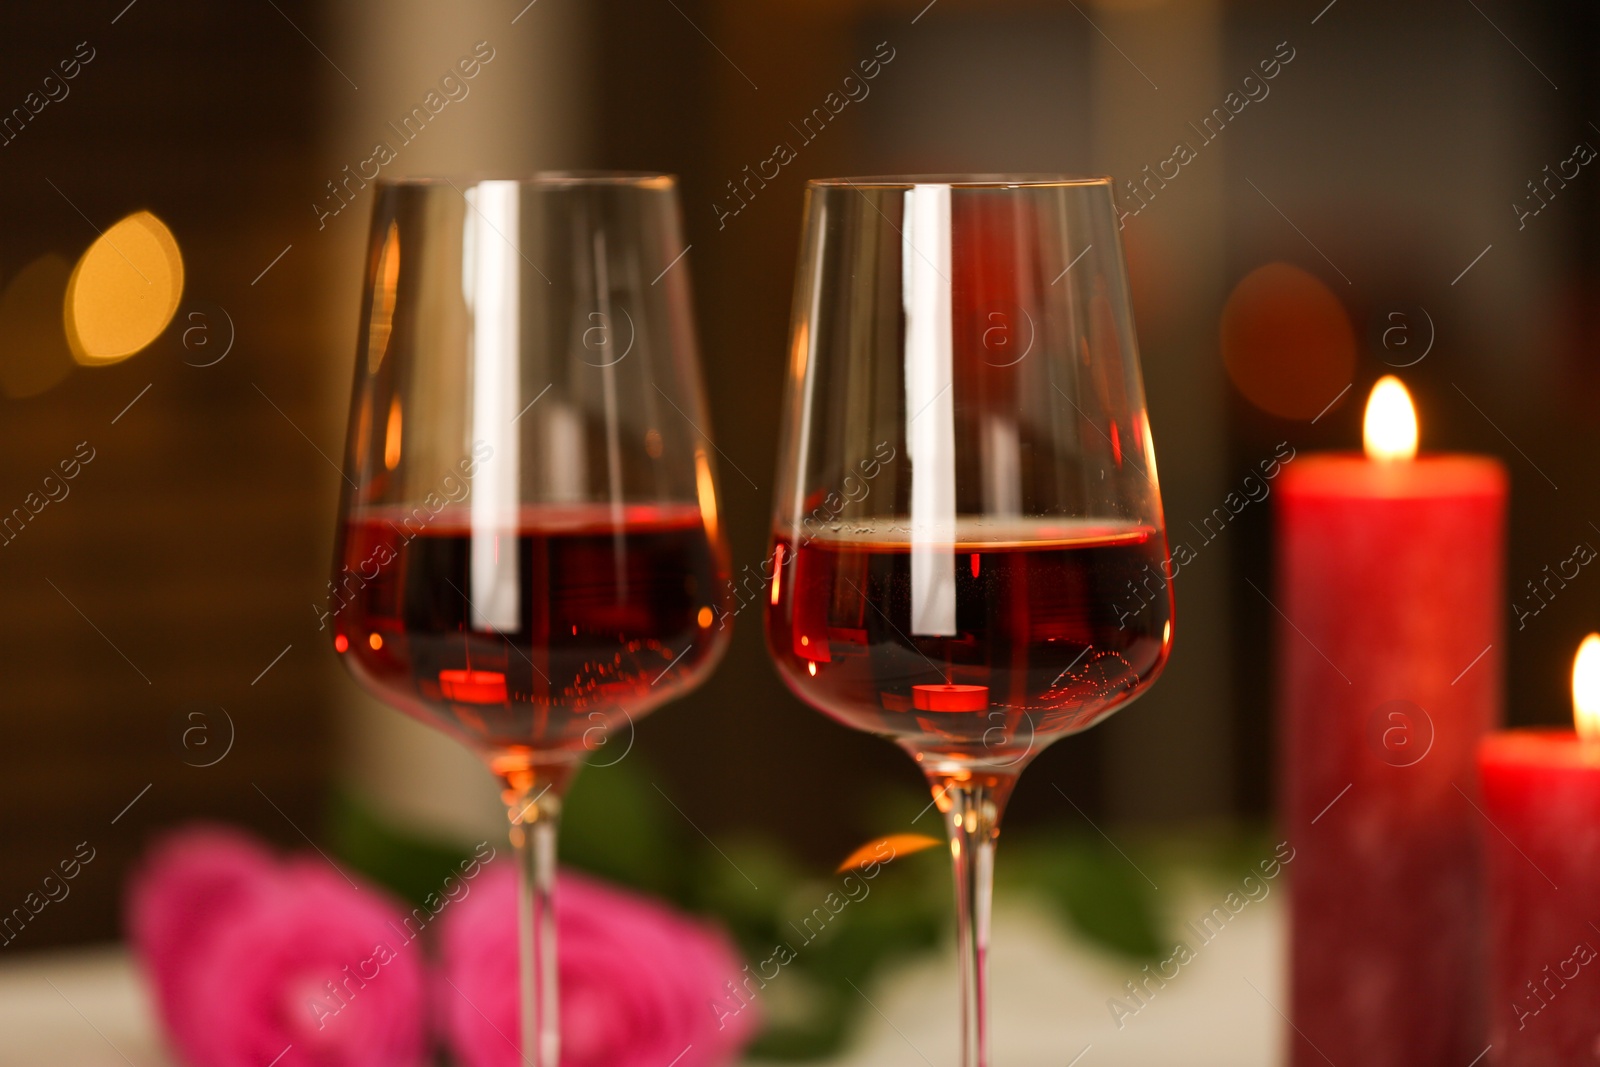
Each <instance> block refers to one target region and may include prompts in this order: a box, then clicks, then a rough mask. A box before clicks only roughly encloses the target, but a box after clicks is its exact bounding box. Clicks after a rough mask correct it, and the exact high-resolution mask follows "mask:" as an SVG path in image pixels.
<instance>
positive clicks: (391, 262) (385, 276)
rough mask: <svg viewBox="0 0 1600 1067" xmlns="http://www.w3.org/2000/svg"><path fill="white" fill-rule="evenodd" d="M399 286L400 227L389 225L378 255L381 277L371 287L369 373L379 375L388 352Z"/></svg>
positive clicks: (368, 336)
mask: <svg viewBox="0 0 1600 1067" xmlns="http://www.w3.org/2000/svg"><path fill="white" fill-rule="evenodd" d="M399 286H400V225H399V223H395V222H391V223H389V232H388V233H387V234H386V235H385V236H384V239H383V251H382V252H380V253H379V254H378V273H377V277H376V278H375V279H374V284H373V286H372V318H371V319H370V320H368V325H367V373H369V374H376V373H378V368H379V367H381V366H382V365H383V357H384V354H385V353H386V352H388V351H389V335H390V333H392V332H393V330H394V300H395V292H396V290H398V289H399Z"/></svg>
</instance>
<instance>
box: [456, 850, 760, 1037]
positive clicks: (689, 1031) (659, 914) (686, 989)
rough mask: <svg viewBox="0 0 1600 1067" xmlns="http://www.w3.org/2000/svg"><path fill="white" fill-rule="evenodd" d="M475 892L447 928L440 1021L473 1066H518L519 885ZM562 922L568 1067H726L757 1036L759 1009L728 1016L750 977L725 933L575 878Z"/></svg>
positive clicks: (560, 906)
mask: <svg viewBox="0 0 1600 1067" xmlns="http://www.w3.org/2000/svg"><path fill="white" fill-rule="evenodd" d="M474 888H475V890H476V891H475V892H474V893H473V894H472V895H471V896H470V897H468V898H467V899H465V900H463V901H462V902H461V903H460V904H459V905H458V906H457V907H456V908H455V910H454V912H453V913H452V914H449V915H447V916H446V917H445V919H444V921H443V923H442V930H441V936H442V946H441V947H442V959H441V969H442V971H443V979H444V980H443V981H441V982H440V983H439V984H438V986H437V989H436V996H437V997H438V998H439V1006H440V1010H439V1016H440V1019H441V1021H442V1024H443V1026H444V1029H445V1032H446V1037H447V1039H448V1041H449V1044H450V1047H451V1048H452V1049H453V1050H454V1052H455V1054H456V1056H457V1057H458V1058H459V1059H460V1061H461V1062H462V1063H463V1064H464V1065H465V1067H518V1065H519V1064H520V1063H521V1062H522V1061H521V1057H520V1056H519V1054H518V1042H519V1041H520V1024H519V1022H518V1009H517V913H516V907H517V902H516V878H515V875H514V872H512V871H511V870H510V869H509V868H501V869H498V870H492V871H489V872H488V873H486V874H485V875H484V876H483V877H482V879H481V880H480V881H479V882H478V884H477V885H476V886H475V887H474ZM556 923H557V941H558V951H559V955H560V963H559V967H560V973H561V1063H562V1065H563V1067H667V1065H668V1064H675V1067H721V1065H722V1064H725V1063H728V1062H729V1061H731V1060H732V1059H733V1058H734V1057H735V1056H736V1055H737V1054H738V1053H739V1051H740V1049H742V1048H743V1047H744V1045H745V1044H746V1043H747V1042H748V1041H749V1040H750V1038H751V1037H753V1036H754V1034H755V1030H756V1025H757V1021H758V1020H757V1018H756V1012H755V1011H754V1010H745V1011H740V1012H738V1013H736V1014H731V1013H729V1012H728V1011H727V1010H726V1006H725V1005H726V1001H725V1000H724V999H723V998H724V997H725V995H726V986H725V983H727V982H730V981H731V982H734V983H735V984H736V985H737V984H738V983H739V981H740V980H741V979H742V978H743V977H744V976H743V974H742V973H741V969H740V968H741V964H740V962H739V960H738V957H737V955H736V953H735V951H734V949H733V946H732V944H731V943H730V942H729V940H728V938H727V936H726V935H725V934H723V933H722V932H721V931H720V930H718V929H716V928H715V927H713V926H710V925H708V924H706V923H702V922H700V921H698V920H695V919H693V918H691V917H689V916H686V915H683V914H680V913H678V912H675V911H672V910H671V909H669V908H667V907H666V906H664V905H662V904H659V903H656V902H655V901H652V900H648V899H646V898H644V897H641V896H638V895H636V894H634V893H630V892H627V891H625V890H622V889H618V888H615V887H613V886H608V885H606V884H604V883H602V882H598V881H595V880H594V879H592V878H586V877H583V876H580V875H575V874H570V873H565V872H563V873H562V874H561V876H560V882H559V887H558V889H557V893H556ZM716 1004H722V1005H724V1007H723V1010H722V1011H721V1012H719V1011H718V1010H717V1007H715V1006H714V1005H716ZM719 1015H720V1016H721V1017H720V1018H719ZM680 1057H681V1058H680Z"/></svg>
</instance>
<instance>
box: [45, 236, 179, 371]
mask: <svg viewBox="0 0 1600 1067" xmlns="http://www.w3.org/2000/svg"><path fill="white" fill-rule="evenodd" d="M182 297H183V255H182V254H181V253H180V252H179V251H178V242H177V239H176V238H174V237H173V236H172V231H171V230H169V229H167V227H166V225H165V224H163V223H162V221H161V220H160V219H158V218H156V217H155V216H154V215H152V214H150V212H148V211H136V212H134V213H133V214H132V215H129V216H128V217H127V218H125V219H122V220H121V221H119V222H117V223H115V224H114V225H112V226H111V228H110V229H108V230H106V232H105V233H103V234H101V235H100V236H99V237H98V238H96V239H95V242H94V243H93V244H91V245H90V246H89V248H88V250H87V251H85V252H84V253H83V256H82V257H81V258H80V259H79V260H78V265H77V266H76V267H74V268H73V269H72V277H71V279H70V280H69V281H68V282H67V294H66V299H65V302H64V306H63V308H62V312H63V315H64V320H65V325H66V330H67V343H68V344H69V345H70V346H71V347H72V355H73V358H74V359H76V360H77V361H78V362H79V363H82V364H84V365H85V366H98V365H103V364H107V363H116V362H118V361H120V360H124V359H127V358H128V357H129V356H131V355H133V354H134V353H135V352H138V351H139V350H140V349H142V348H144V347H145V346H147V345H149V344H150V343H151V342H152V341H154V340H155V339H156V338H157V337H160V336H161V331H163V330H165V329H166V328H167V323H169V322H171V321H172V316H173V315H174V314H175V313H176V312H177V310H178V301H179V300H180V299H182Z"/></svg>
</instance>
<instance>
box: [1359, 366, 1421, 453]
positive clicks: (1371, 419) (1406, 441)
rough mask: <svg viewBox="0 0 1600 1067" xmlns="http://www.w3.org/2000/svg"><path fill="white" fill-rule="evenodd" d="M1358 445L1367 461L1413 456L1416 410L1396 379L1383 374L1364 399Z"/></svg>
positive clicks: (1408, 394)
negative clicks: (1365, 407)
mask: <svg viewBox="0 0 1600 1067" xmlns="http://www.w3.org/2000/svg"><path fill="white" fill-rule="evenodd" d="M1361 445H1362V448H1363V449H1364V450H1365V451H1366V453H1367V458H1368V459H1376V460H1383V461H1390V460H1408V459H1412V458H1414V457H1415V456H1416V454H1417V409H1416V408H1415V407H1413V406H1412V404H1411V394H1410V393H1408V392H1406V387H1405V386H1404V385H1403V384H1401V381H1400V379H1399V378H1396V377H1395V376H1394V375H1392V374H1385V375H1384V376H1383V377H1382V378H1379V379H1378V382H1377V384H1376V385H1374V386H1373V387H1372V395H1371V396H1369V397H1367V413H1366V417H1365V418H1364V419H1363V420H1362V425H1361Z"/></svg>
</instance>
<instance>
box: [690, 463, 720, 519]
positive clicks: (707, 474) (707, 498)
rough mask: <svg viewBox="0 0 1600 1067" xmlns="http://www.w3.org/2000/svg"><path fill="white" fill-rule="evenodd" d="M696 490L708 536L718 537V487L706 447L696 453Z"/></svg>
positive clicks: (701, 516)
mask: <svg viewBox="0 0 1600 1067" xmlns="http://www.w3.org/2000/svg"><path fill="white" fill-rule="evenodd" d="M694 484H695V492H696V493H698V494H699V497H700V518H701V520H702V521H703V522H704V523H705V525H706V536H708V537H710V538H711V540H712V541H715V540H716V539H717V487H716V483H715V482H713V481H712V480H711V461H710V460H709V459H707V458H706V453H705V450H704V449H696V450H695V453H694Z"/></svg>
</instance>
